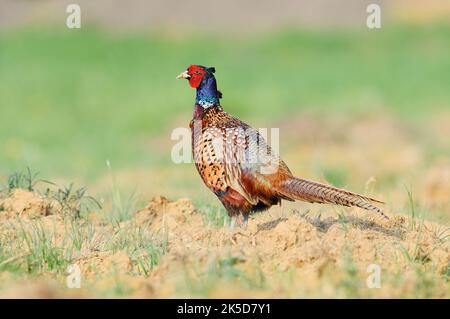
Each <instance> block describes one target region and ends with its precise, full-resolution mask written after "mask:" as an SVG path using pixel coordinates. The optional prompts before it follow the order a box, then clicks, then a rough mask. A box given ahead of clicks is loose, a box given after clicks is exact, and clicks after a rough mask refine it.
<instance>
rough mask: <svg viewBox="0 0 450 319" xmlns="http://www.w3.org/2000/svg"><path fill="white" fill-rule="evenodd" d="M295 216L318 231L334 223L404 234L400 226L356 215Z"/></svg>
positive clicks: (271, 223) (269, 225)
mask: <svg viewBox="0 0 450 319" xmlns="http://www.w3.org/2000/svg"><path fill="white" fill-rule="evenodd" d="M296 216H297V217H298V218H300V219H303V220H304V221H306V222H308V223H309V224H311V225H312V226H314V227H315V228H316V229H317V230H318V231H319V232H321V233H326V232H327V231H328V230H329V229H330V227H331V226H333V225H335V224H341V225H351V226H354V227H356V228H359V229H361V230H372V231H376V232H379V233H382V234H384V235H386V236H391V237H396V238H402V237H403V236H404V233H405V231H404V229H401V228H394V229H390V228H386V227H384V226H382V225H380V224H378V223H377V222H375V221H373V220H367V219H362V218H359V217H356V216H339V217H337V218H335V217H327V218H324V219H322V218H321V216H320V215H318V216H316V217H310V216H308V215H307V214H300V213H296ZM286 220H287V218H286V217H280V218H277V219H275V220H271V221H269V222H266V223H262V224H259V225H258V231H259V230H270V229H273V228H275V227H276V226H277V225H278V224H279V223H281V222H284V221H286Z"/></svg>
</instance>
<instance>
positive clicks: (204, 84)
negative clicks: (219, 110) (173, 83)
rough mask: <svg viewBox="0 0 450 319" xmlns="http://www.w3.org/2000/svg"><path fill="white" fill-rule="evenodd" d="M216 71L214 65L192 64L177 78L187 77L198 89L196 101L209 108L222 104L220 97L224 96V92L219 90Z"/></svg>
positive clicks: (191, 84)
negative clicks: (215, 75)
mask: <svg viewBox="0 0 450 319" xmlns="http://www.w3.org/2000/svg"><path fill="white" fill-rule="evenodd" d="M215 71H216V70H215V68H214V67H205V66H201V65H191V66H189V67H188V68H187V70H186V71H184V72H182V73H181V74H180V75H178V76H177V79H187V80H188V81H189V85H190V86H191V87H193V88H194V89H196V90H197V96H196V98H195V103H196V104H199V105H201V106H203V107H204V108H208V107H210V106H214V105H220V102H219V99H220V98H222V93H221V92H220V91H219V90H217V83H216V78H215V77H214V72H215Z"/></svg>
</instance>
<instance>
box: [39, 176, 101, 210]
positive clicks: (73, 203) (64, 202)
mask: <svg viewBox="0 0 450 319" xmlns="http://www.w3.org/2000/svg"><path fill="white" fill-rule="evenodd" d="M46 196H47V197H49V198H52V199H54V200H56V201H57V202H58V203H59V204H60V205H61V213H62V215H63V216H64V217H71V218H81V216H82V214H83V213H86V212H90V211H92V210H93V209H101V208H102V206H101V205H100V203H99V202H98V201H97V200H96V199H95V198H94V197H93V196H90V195H88V194H87V189H86V188H85V187H81V188H75V187H74V184H73V183H71V184H69V186H62V187H59V188H58V189H57V190H56V191H51V190H50V189H47V191H46Z"/></svg>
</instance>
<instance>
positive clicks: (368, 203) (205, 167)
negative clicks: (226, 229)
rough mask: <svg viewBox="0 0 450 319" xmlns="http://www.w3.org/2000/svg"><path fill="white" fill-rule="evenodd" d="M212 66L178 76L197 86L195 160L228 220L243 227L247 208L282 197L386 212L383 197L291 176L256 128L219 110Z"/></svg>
mask: <svg viewBox="0 0 450 319" xmlns="http://www.w3.org/2000/svg"><path fill="white" fill-rule="evenodd" d="M214 72H215V69H214V68H213V67H204V66H200V65H191V66H189V68H188V69H187V70H186V71H184V72H183V73H181V74H180V75H179V76H177V78H184V79H187V80H188V81H189V84H190V86H191V87H193V88H195V89H196V90H197V96H196V100H195V106H194V114H193V119H192V121H191V123H190V128H191V132H192V153H193V158H194V161H195V166H196V168H197V170H198V172H199V174H200V176H201V178H202V179H203V182H204V183H205V185H206V186H207V187H208V188H209V189H210V190H211V191H213V192H214V194H216V196H217V197H218V198H219V200H220V201H221V202H222V204H223V206H225V208H226V210H227V212H228V215H229V216H230V217H231V218H232V225H234V224H235V223H237V224H238V225H240V226H244V227H245V226H246V224H247V221H248V217H249V215H250V213H252V212H257V211H263V210H266V209H268V208H269V207H271V206H272V205H276V204H279V203H280V202H281V200H282V199H284V200H289V201H294V200H302V201H306V202H310V203H330V204H337V205H343V206H357V207H360V208H364V209H367V210H372V211H375V212H378V213H380V214H382V215H383V216H384V214H383V213H382V211H381V210H380V209H379V208H378V207H376V206H375V205H374V204H373V203H383V202H381V201H378V200H375V199H373V198H369V197H366V196H362V195H359V194H356V193H352V192H349V191H347V190H344V189H339V188H336V187H333V186H329V185H325V184H322V183H318V182H314V181H310V180H307V179H303V178H297V177H294V176H293V175H292V173H291V171H290V170H289V168H288V167H287V166H286V164H285V163H284V162H283V161H282V160H281V159H280V158H279V156H278V155H277V154H275V153H274V152H273V151H272V150H271V148H270V146H268V145H267V143H266V141H265V140H264V138H263V137H262V136H261V135H260V133H259V132H258V131H257V130H256V129H254V128H252V127H250V126H249V125H247V124H245V123H244V122H242V121H240V120H239V119H237V118H235V117H233V116H231V115H229V114H228V113H226V112H224V111H223V109H222V106H221V105H220V101H219V99H220V98H222V93H221V92H220V91H218V90H217V84H216V79H215V77H214Z"/></svg>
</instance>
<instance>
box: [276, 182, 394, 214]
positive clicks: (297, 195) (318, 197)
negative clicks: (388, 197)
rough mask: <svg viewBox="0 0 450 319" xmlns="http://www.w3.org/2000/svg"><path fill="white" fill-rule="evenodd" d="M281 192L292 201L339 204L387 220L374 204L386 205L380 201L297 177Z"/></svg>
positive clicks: (287, 183) (285, 185)
mask: <svg viewBox="0 0 450 319" xmlns="http://www.w3.org/2000/svg"><path fill="white" fill-rule="evenodd" d="M279 192H280V193H281V195H283V196H286V197H288V198H290V199H296V200H303V201H306V202H310V203H327V204H337V205H342V206H348V207H350V206H357V207H360V208H363V209H366V210H372V211H375V212H377V213H379V214H381V215H382V216H384V217H385V218H387V217H386V215H384V214H383V212H382V211H381V209H380V208H378V207H377V206H375V205H373V204H372V203H380V204H384V203H383V202H381V201H379V200H376V199H373V198H370V197H366V196H362V195H359V194H356V193H352V192H349V191H347V190H344V189H340V188H336V187H333V186H329V185H325V184H321V183H317V182H314V181H310V180H307V179H302V178H296V177H293V178H291V179H288V180H286V181H284V182H283V183H282V184H281V186H280V189H279Z"/></svg>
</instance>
